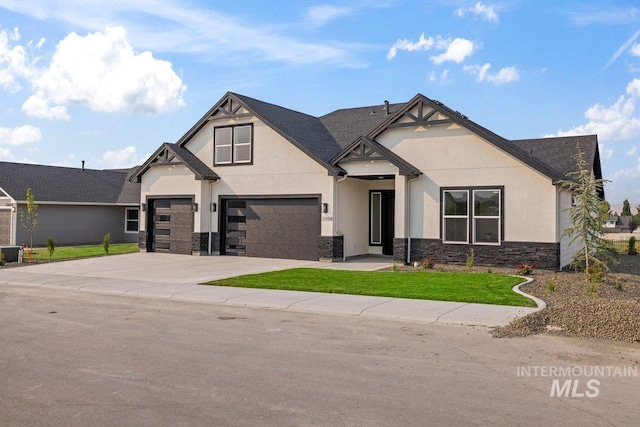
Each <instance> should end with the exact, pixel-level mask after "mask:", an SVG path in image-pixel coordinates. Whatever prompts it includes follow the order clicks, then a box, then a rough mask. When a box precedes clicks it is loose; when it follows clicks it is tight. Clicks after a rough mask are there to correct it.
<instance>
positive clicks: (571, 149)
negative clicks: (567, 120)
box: [511, 135, 602, 178]
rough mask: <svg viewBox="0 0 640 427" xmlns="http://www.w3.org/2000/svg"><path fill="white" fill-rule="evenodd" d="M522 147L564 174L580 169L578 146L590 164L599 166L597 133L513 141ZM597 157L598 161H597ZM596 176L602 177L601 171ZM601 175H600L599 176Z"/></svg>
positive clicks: (596, 172)
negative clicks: (577, 158) (577, 162)
mask: <svg viewBox="0 0 640 427" xmlns="http://www.w3.org/2000/svg"><path fill="white" fill-rule="evenodd" d="M511 142H512V143H513V144H515V145H516V146H518V147H519V148H520V149H522V150H523V151H525V152H526V153H528V154H529V155H532V156H533V157H536V158H538V159H540V160H542V161H543V162H545V163H547V164H548V165H549V166H551V167H552V168H554V169H555V170H557V171H558V172H560V173H561V174H562V175H564V176H568V175H569V173H572V172H576V171H577V170H578V168H577V165H576V161H575V158H574V156H575V154H576V153H577V147H578V146H580V149H581V150H582V151H583V152H584V153H585V160H586V161H587V164H589V165H596V163H597V165H596V169H597V168H598V166H599V163H600V161H599V153H598V137H597V136H596V135H581V136H565V137H558V138H538V139H519V140H514V141H511ZM596 158H597V160H598V161H597V162H596ZM594 172H595V174H596V178H602V174H601V173H599V172H600V171H599V170H598V171H594ZM598 175H599V176H598Z"/></svg>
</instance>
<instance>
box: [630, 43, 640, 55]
mask: <svg viewBox="0 0 640 427" xmlns="http://www.w3.org/2000/svg"><path fill="white" fill-rule="evenodd" d="M629 53H630V54H631V55H632V56H640V43H634V44H633V46H631V48H629Z"/></svg>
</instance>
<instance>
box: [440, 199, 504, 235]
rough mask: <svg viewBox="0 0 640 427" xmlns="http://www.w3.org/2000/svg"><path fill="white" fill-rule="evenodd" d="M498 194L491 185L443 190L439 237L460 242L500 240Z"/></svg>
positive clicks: (499, 200)
mask: <svg viewBox="0 0 640 427" xmlns="http://www.w3.org/2000/svg"><path fill="white" fill-rule="evenodd" d="M500 196H501V190H500V189H493V188H492V189H484V188H482V189H471V188H470V189H455V190H443V192H442V201H443V203H442V227H443V233H442V234H443V241H444V242H445V243H460V244H469V243H473V244H479V245H496V244H500V241H501V239H502V236H501V229H502V226H501V220H502V216H501V197H500Z"/></svg>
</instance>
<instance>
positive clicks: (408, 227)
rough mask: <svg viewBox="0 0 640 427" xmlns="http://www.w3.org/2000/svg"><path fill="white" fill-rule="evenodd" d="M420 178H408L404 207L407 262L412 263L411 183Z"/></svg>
mask: <svg viewBox="0 0 640 427" xmlns="http://www.w3.org/2000/svg"><path fill="white" fill-rule="evenodd" d="M419 179H420V175H418V176H417V177H415V178H412V179H410V180H407V188H406V197H405V207H404V212H405V214H404V216H405V221H404V235H405V236H407V264H408V265H411V183H412V182H413V181H417V180H419Z"/></svg>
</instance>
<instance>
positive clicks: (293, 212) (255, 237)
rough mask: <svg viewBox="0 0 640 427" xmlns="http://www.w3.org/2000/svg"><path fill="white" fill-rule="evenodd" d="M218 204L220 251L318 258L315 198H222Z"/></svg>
mask: <svg viewBox="0 0 640 427" xmlns="http://www.w3.org/2000/svg"><path fill="white" fill-rule="evenodd" d="M222 207H223V210H222V213H223V214H224V217H223V218H222V221H221V223H222V224H221V225H222V227H221V230H220V237H221V242H220V246H221V248H220V252H221V253H222V254H225V255H245V256H252V257H266V258H288V259H305V260H315V261H317V260H318V236H319V235H320V207H319V203H318V198H317V197H310V198H279V199H270V198H265V199H223V200H222Z"/></svg>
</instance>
